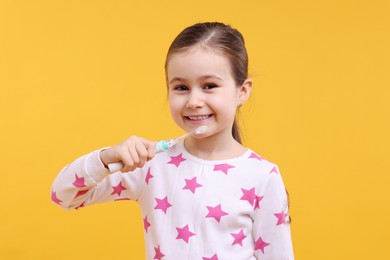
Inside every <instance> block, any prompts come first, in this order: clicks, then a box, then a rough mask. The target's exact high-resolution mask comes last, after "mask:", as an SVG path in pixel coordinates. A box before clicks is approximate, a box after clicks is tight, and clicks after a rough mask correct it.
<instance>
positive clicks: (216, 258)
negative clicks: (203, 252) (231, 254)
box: [202, 254, 218, 260]
mask: <svg viewBox="0 0 390 260" xmlns="http://www.w3.org/2000/svg"><path fill="white" fill-rule="evenodd" d="M202 259H203V260H218V256H217V254H214V255H213V256H212V257H202Z"/></svg>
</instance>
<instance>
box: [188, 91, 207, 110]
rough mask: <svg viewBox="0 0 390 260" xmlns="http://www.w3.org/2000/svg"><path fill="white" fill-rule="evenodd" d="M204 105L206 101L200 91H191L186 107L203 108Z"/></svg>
mask: <svg viewBox="0 0 390 260" xmlns="http://www.w3.org/2000/svg"><path fill="white" fill-rule="evenodd" d="M203 106H204V101H203V98H202V96H201V95H200V94H199V93H196V92H191V94H190V95H189V98H188V101H187V104H186V107H187V108H189V109H197V108H202V107H203Z"/></svg>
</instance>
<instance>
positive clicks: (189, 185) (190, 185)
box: [183, 177, 202, 193]
mask: <svg viewBox="0 0 390 260" xmlns="http://www.w3.org/2000/svg"><path fill="white" fill-rule="evenodd" d="M185 181H186V185H185V186H184V187H183V190H190V191H191V192H192V193H195V191H196V189H197V188H199V187H202V185H200V184H199V183H197V182H196V177H194V178H192V179H191V180H189V179H185Z"/></svg>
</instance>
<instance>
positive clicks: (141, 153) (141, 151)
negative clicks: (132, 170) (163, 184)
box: [135, 142, 148, 168]
mask: <svg viewBox="0 0 390 260" xmlns="http://www.w3.org/2000/svg"><path fill="white" fill-rule="evenodd" d="M135 149H136V151H137V154H138V158H139V162H138V165H137V167H139V168H141V167H143V166H144V165H145V162H146V160H147V157H148V150H147V148H146V147H145V145H144V144H143V142H140V143H136V144H135Z"/></svg>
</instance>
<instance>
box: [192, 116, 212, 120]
mask: <svg viewBox="0 0 390 260" xmlns="http://www.w3.org/2000/svg"><path fill="white" fill-rule="evenodd" d="M209 117H210V116H189V117H188V118H189V119H191V120H203V119H207V118H209Z"/></svg>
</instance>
